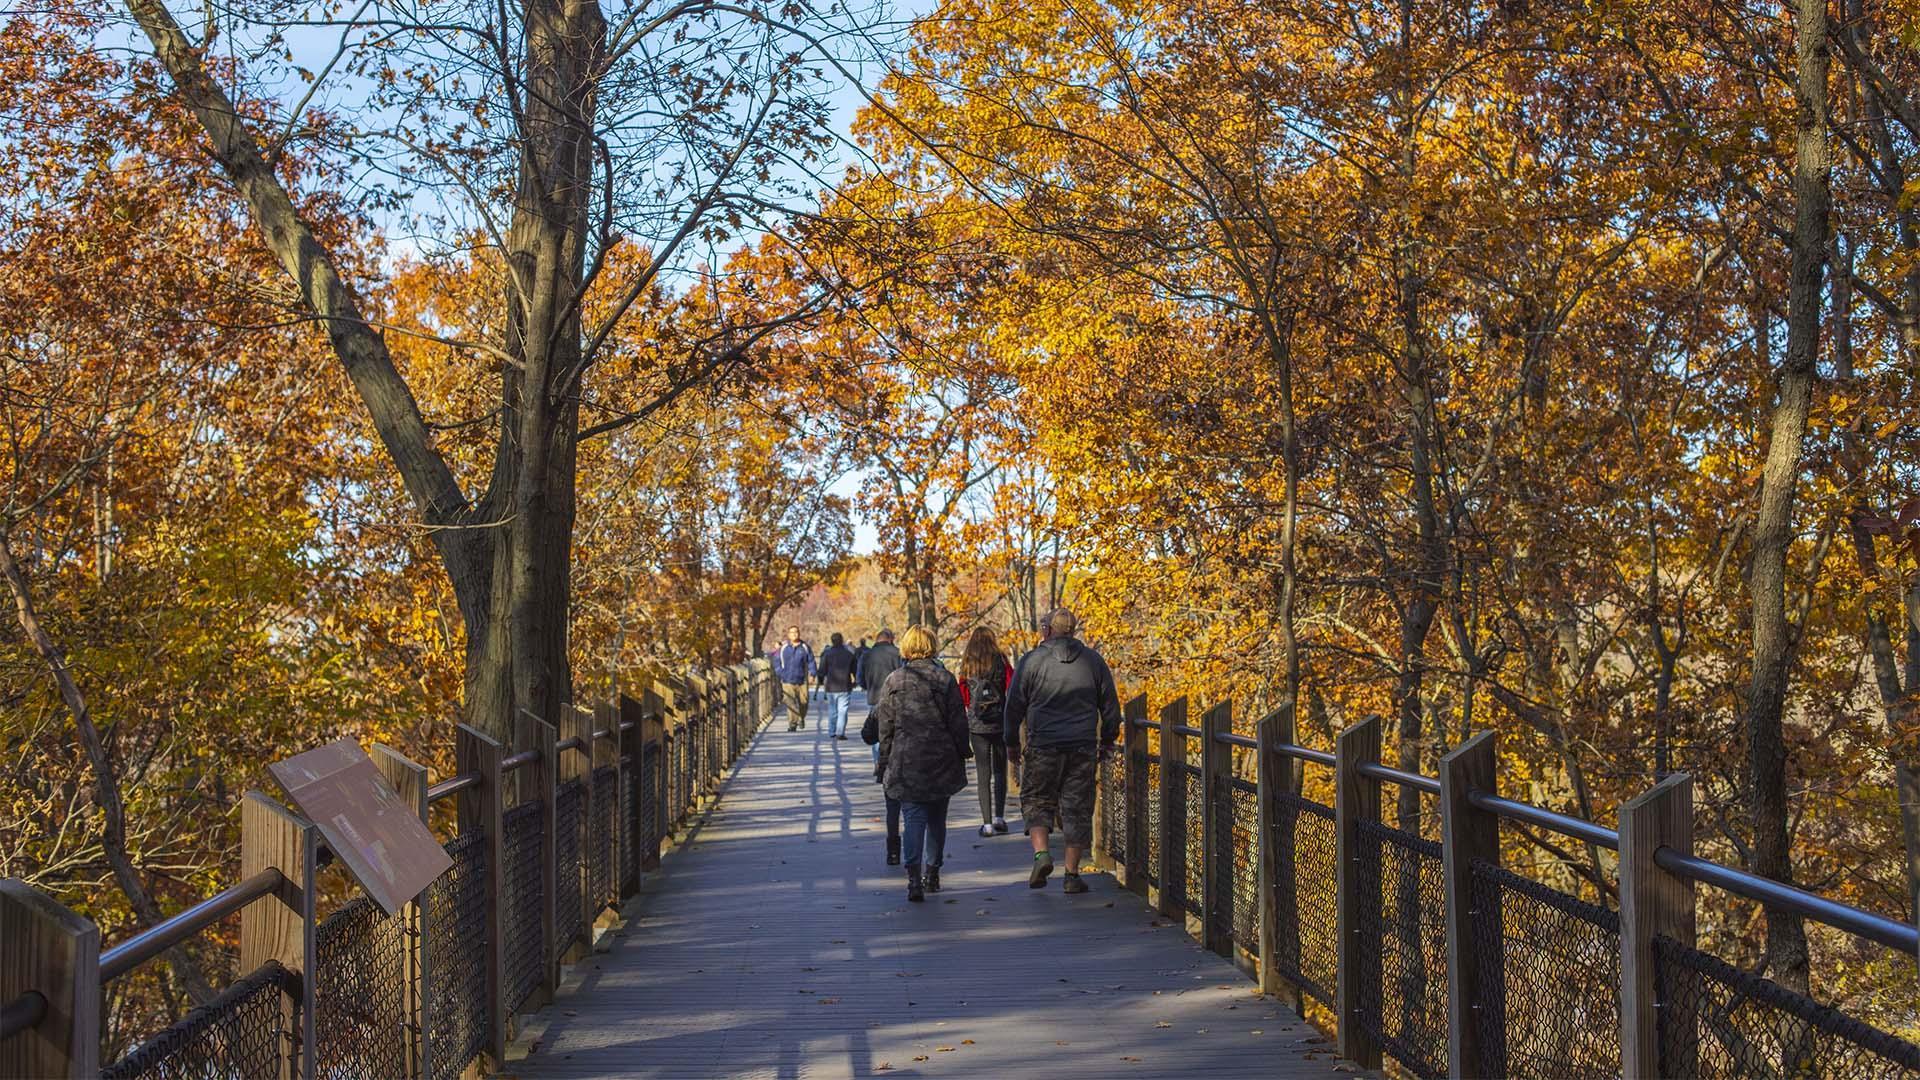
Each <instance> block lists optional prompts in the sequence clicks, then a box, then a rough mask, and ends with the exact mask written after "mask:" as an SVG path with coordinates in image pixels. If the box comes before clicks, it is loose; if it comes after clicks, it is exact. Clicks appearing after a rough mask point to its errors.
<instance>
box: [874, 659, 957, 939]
mask: <svg viewBox="0 0 1920 1080" xmlns="http://www.w3.org/2000/svg"><path fill="white" fill-rule="evenodd" d="M933 651H934V638H933V631H931V630H929V629H927V628H926V627H924V626H916V627H914V628H913V629H911V630H908V631H907V632H906V634H905V635H904V636H902V637H901V639H900V655H901V657H902V658H904V659H905V660H906V665H905V666H904V667H902V668H900V670H898V671H896V672H894V673H893V674H891V675H889V676H887V681H886V683H885V684H884V685H882V686H881V688H880V697H879V700H878V701H877V702H876V703H875V704H874V706H873V712H874V715H875V717H876V718H877V721H878V727H879V734H880V742H879V747H880V763H879V765H878V766H877V767H876V768H875V771H874V778H875V779H877V780H879V781H880V782H881V783H882V784H883V785H885V787H886V792H887V797H888V798H889V799H898V800H900V816H901V818H902V822H901V823H902V825H903V826H904V831H905V833H906V836H905V841H906V844H905V848H906V850H905V851H904V852H903V855H904V856H905V858H906V862H907V899H908V900H911V901H914V902H915V903H918V902H920V901H923V900H925V899H926V894H927V893H929V892H939V891H940V867H941V864H942V863H944V862H945V861H946V859H945V855H946V848H947V804H948V802H949V801H950V800H951V799H952V798H953V796H954V793H955V792H958V791H960V790H961V789H962V788H964V787H966V786H967V759H968V758H969V757H972V756H973V746H972V742H971V740H970V738H969V736H968V732H967V710H966V706H964V705H962V704H961V703H960V683H959V681H958V680H956V679H955V678H954V677H953V673H952V672H949V671H948V670H947V669H946V668H944V667H942V666H940V661H938V660H936V659H934V657H933ZM923 869H924V872H925V876H924V878H923V877H922V871H923Z"/></svg>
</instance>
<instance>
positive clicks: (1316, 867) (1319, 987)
mask: <svg viewBox="0 0 1920 1080" xmlns="http://www.w3.org/2000/svg"><path fill="white" fill-rule="evenodd" d="M1272 799H1273V845H1274V849H1273V850H1274V880H1273V889H1274V909H1275V911H1276V912H1278V914H1279V918H1278V920H1277V925H1276V926H1275V927H1274V935H1273V937H1274V942H1273V953H1274V966H1275V968H1276V969H1277V970H1278V971H1279V973H1280V977H1281V978H1284V979H1286V980H1287V981H1288V982H1290V983H1292V984H1293V985H1295V986H1297V987H1299V988H1300V989H1301V990H1303V991H1305V992H1306V993H1307V994H1308V995H1310V996H1312V997H1313V998H1315V999H1317V1000H1318V1001H1320V1002H1321V1004H1328V1005H1330V1004H1332V1003H1333V990H1334V985H1335V983H1336V982H1337V981H1338V978H1339V964H1340V940H1339V938H1340V931H1339V920H1340V907H1339V903H1338V898H1337V893H1338V885H1337V875H1338V870H1339V862H1338V859H1339V855H1338V851H1339V834H1338V832H1337V831H1336V829H1335V827H1334V818H1333V807H1331V806H1322V805H1321V804H1319V803H1317V802H1313V801H1312V800H1309V799H1304V798H1301V797H1300V796H1298V795H1293V794H1289V793H1287V792H1276V793H1275V794H1274V795H1273V796H1272Z"/></svg>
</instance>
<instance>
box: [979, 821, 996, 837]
mask: <svg viewBox="0 0 1920 1080" xmlns="http://www.w3.org/2000/svg"><path fill="white" fill-rule="evenodd" d="M980 835H981V836H992V835H993V823H992V822H988V823H987V824H985V825H982V826H980Z"/></svg>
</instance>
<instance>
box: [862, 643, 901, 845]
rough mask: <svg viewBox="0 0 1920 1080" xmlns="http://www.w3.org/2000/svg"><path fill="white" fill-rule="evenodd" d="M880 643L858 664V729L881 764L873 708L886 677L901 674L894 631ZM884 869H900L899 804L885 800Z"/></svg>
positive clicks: (876, 722)
mask: <svg viewBox="0 0 1920 1080" xmlns="http://www.w3.org/2000/svg"><path fill="white" fill-rule="evenodd" d="M879 637H880V640H879V641H877V642H875V643H874V646H873V648H871V649H868V650H867V655H866V658H865V659H863V660H862V661H861V662H860V689H862V690H865V691H866V692H867V722H866V723H864V724H862V725H860V741H862V742H864V743H866V744H867V745H868V746H871V747H873V763H874V765H876V766H878V765H879V764H880V718H879V716H877V715H876V714H875V713H874V711H873V707H874V705H875V704H877V703H878V702H879V700H880V688H881V687H882V686H885V685H886V682H887V676H889V675H891V674H893V673H894V672H896V671H898V670H900V667H901V664H902V661H901V659H900V650H899V649H897V648H895V647H894V644H893V631H891V630H887V629H882V630H881V631H880V634H879ZM887 865H888V866H899V865H900V800H899V799H895V798H892V797H891V796H889V797H888V799H887Z"/></svg>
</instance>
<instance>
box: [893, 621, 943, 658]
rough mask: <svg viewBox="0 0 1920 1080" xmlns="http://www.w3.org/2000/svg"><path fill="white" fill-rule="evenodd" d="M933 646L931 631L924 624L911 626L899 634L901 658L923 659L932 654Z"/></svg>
mask: <svg viewBox="0 0 1920 1080" xmlns="http://www.w3.org/2000/svg"><path fill="white" fill-rule="evenodd" d="M934 648H935V644H934V640H933V631H932V630H929V629H927V628H926V627H924V626H911V627H908V628H907V632H906V633H904V634H902V635H900V657H901V659H903V660H925V659H926V658H927V657H929V656H932V655H933V650H934Z"/></svg>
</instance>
